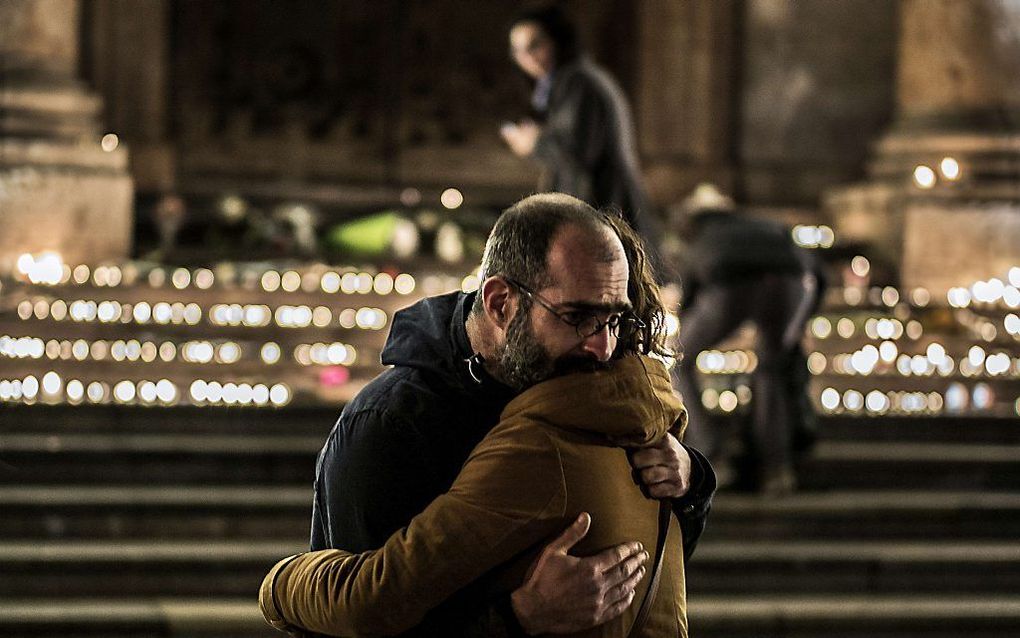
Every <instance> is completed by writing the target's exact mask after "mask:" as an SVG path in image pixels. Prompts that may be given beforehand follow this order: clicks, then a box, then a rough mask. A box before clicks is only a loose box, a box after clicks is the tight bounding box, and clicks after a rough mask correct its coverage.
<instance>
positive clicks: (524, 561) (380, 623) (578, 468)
mask: <svg viewBox="0 0 1020 638" xmlns="http://www.w3.org/2000/svg"><path fill="white" fill-rule="evenodd" d="M683 415H684V409H683V407H682V405H681V403H680V401H679V399H678V398H677V397H676V395H675V394H674V393H673V392H672V390H671V387H670V378H669V374H668V372H667V371H666V368H665V366H664V365H663V364H662V363H661V362H660V361H659V360H657V359H653V358H650V357H646V356H638V355H634V356H628V357H624V358H623V359H621V360H619V361H617V362H615V363H614V364H613V365H612V366H611V367H610V368H609V369H606V370H598V371H595V372H578V373H574V374H570V375H567V376H562V377H556V378H553V379H551V380H548V381H545V382H542V383H539V384H537V385H535V386H532V387H531V388H530V389H528V390H526V391H525V392H524V393H522V394H520V395H518V396H517V397H516V398H515V399H514V400H513V401H511V402H510V404H509V405H507V407H506V409H505V410H504V411H503V414H502V418H501V420H500V423H499V425H497V426H496V428H495V429H493V430H492V431H491V432H490V433H489V434H488V435H486V437H485V438H484V439H483V440H482V442H481V443H480V444H479V445H478V447H476V448H475V450H474V451H473V452H472V454H471V456H470V457H469V458H468V460H467V463H465V465H464V467H463V469H462V470H461V473H460V475H459V476H458V477H457V480H456V481H455V482H454V484H453V487H452V488H451V489H450V491H449V492H447V493H446V494H443V495H442V496H440V497H439V498H437V499H436V500H435V501H433V502H432V504H431V505H429V507H428V508H427V509H426V510H425V511H424V512H422V513H421V514H420V515H418V516H416V517H415V518H414V519H413V520H412V521H411V524H410V525H408V526H407V527H406V528H405V529H402V530H400V531H399V532H397V533H395V534H394V535H393V536H392V537H390V539H389V540H388V541H387V542H386V544H385V545H384V546H383V547H382V548H380V549H379V550H377V551H369V552H363V553H360V554H351V553H348V552H345V551H343V550H322V551H318V552H308V553H304V554H298V555H296V556H293V557H290V558H287V559H284V560H282V561H280V562H279V563H278V564H277V565H276V566H275V567H274V568H273V569H272V571H270V572H269V574H268V575H267V576H266V578H265V581H264V582H263V585H262V588H261V592H260V604H261V607H262V611H263V614H264V615H265V617H266V619H267V620H269V622H270V623H271V624H272V625H273V626H275V627H277V628H279V629H284V630H286V629H291V628H293V627H295V626H297V627H300V628H302V629H305V630H310V631H314V632H317V633H323V634H328V635H338V636H357V635H366V634H376V635H393V634H397V633H400V632H402V631H406V630H407V629H409V628H411V627H413V626H414V625H415V624H416V623H417V622H419V621H420V620H421V619H422V618H423V617H424V615H425V614H426V612H428V611H429V610H430V609H432V608H433V607H435V606H436V605H438V604H439V603H441V602H442V601H443V600H445V599H446V598H447V597H449V596H450V595H452V594H453V593H454V592H456V591H458V590H459V589H461V588H463V587H467V586H475V587H482V588H484V589H486V590H487V591H491V592H492V593H493V594H494V595H498V594H500V593H504V594H505V593H507V592H510V591H512V590H513V589H514V588H516V587H517V586H518V585H519V584H520V583H521V582H522V581H523V580H524V579H525V578H526V574H525V571H526V569H527V567H528V566H529V565H530V564H531V563H532V562H533V561H534V560H535V558H536V552H537V550H536V549H535V548H536V547H538V546H541V544H542V543H543V542H544V541H547V540H548V539H549V538H550V537H551V536H553V535H555V534H556V533H557V532H558V531H559V530H561V529H562V528H563V527H564V526H565V525H567V524H569V523H570V522H571V521H573V520H574V519H575V518H577V517H578V516H586V515H590V516H591V529H590V531H589V532H588V534H587V535H586V536H585V538H584V539H583V540H582V541H581V542H579V543H578V544H577V545H576V546H574V548H573V551H574V552H576V553H577V554H579V555H586V554H593V553H596V552H598V551H600V550H602V549H604V548H606V547H609V546H611V545H614V544H616V543H620V542H623V541H626V540H637V541H638V542H640V543H641V544H642V545H643V546H644V547H645V548H646V550H645V551H646V553H647V552H649V551H652V548H654V547H655V545H656V540H657V536H658V526H657V521H658V519H657V512H658V504H657V501H655V500H652V499H648V498H645V497H644V496H643V495H642V493H641V490H640V488H639V487H638V486H637V485H636V484H635V482H634V481H633V479H632V477H631V468H630V464H629V463H628V461H627V449H626V448H627V447H637V446H641V445H643V444H647V443H651V442H653V441H655V440H656V439H658V438H659V437H662V436H664V435H666V434H667V432H669V430H670V429H671V428H673V427H674V425H675V424H677V427H678V428H679V429H680V430H682V429H683V425H684V424H685V421H686V420H685V419H684V418H682V417H683ZM676 433H677V434H680V432H676ZM670 525H671V527H672V528H673V529H671V531H670V533H669V535H668V540H667V544H666V549H665V554H664V563H663V567H662V576H661V581H660V584H659V589H658V592H657V594H656V596H655V599H654V603H653V605H652V612H651V615H650V616H649V618H648V620H647V622H646V623H645V625H644V627H643V628H642V632H641V634H640V635H642V636H686V635H687V616H686V591H685V587H684V567H683V560H684V559H683V549H682V547H680V542H681V541H680V538H681V532H680V530H679V529H678V523H677V520H676V518H672V519H671V521H670ZM638 580H639V581H640V582H639V583H637V585H636V587H635V588H634V589H632V590H631V591H630V593H629V595H628V596H627V597H626V598H625V599H623V600H622V601H621V603H623V604H629V603H631V602H632V601H633V600H634V599H635V598H636V599H638V600H640V597H642V596H643V594H644V591H645V589H646V588H647V585H648V580H649V578H648V570H647V569H642V570H640V571H639V572H638ZM636 612H637V605H630V606H629V608H628V609H627V610H626V611H625V612H624V613H623V614H622V615H620V616H618V617H616V618H614V619H613V620H610V621H609V622H607V623H604V624H602V625H599V626H597V627H595V628H593V629H591V630H589V631H586V632H582V633H580V634H577V635H583V636H617V637H621V638H622V637H624V636H627V635H628V632H629V631H630V628H631V626H632V624H633V623H634V619H635V614H636Z"/></svg>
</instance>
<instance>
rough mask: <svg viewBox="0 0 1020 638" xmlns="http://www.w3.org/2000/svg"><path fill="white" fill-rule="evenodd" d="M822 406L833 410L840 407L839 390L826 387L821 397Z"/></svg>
mask: <svg viewBox="0 0 1020 638" xmlns="http://www.w3.org/2000/svg"><path fill="white" fill-rule="evenodd" d="M820 402H821V404H822V407H823V408H825V409H826V410H828V411H829V412H833V411H835V410H837V409H838V408H839V391H838V390H836V389H835V388H825V389H824V390H822V395H821V397H820Z"/></svg>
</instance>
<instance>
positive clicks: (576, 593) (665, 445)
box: [511, 435, 691, 635]
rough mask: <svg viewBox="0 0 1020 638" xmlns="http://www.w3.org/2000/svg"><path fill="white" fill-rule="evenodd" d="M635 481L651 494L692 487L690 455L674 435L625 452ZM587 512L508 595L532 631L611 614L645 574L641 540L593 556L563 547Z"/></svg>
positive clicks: (585, 624)
mask: <svg viewBox="0 0 1020 638" xmlns="http://www.w3.org/2000/svg"><path fill="white" fill-rule="evenodd" d="M629 458H630V463H631V466H632V467H633V468H634V475H635V477H636V480H638V481H639V484H640V485H641V486H642V490H643V491H644V492H645V493H646V494H648V496H649V497H650V498H655V499H666V498H671V499H672V498H680V497H682V496H684V495H685V494H687V492H688V491H689V490H690V488H691V457H690V455H689V454H688V453H687V450H686V449H684V447H683V446H682V445H680V442H679V441H678V440H677V439H676V438H675V437H673V436H671V435H667V436H664V437H662V438H661V439H660V440H658V441H656V442H655V443H653V444H651V445H647V446H644V447H640V448H634V449H633V450H631V451H630V452H629ZM590 526H591V517H590V516H589V515H588V514H587V513H586V512H585V513H582V514H581V515H580V516H579V517H578V518H577V520H576V521H574V523H573V524H571V525H570V527H568V528H567V529H566V530H565V531H564V532H563V533H562V534H560V536H559V537H558V538H556V540H554V541H553V542H551V543H549V545H547V546H546V547H545V549H544V550H542V553H541V554H540V555H539V557H538V559H536V561H535V563H534V564H533V565H532V567H531V570H530V571H529V573H528V577H527V578H526V579H525V581H524V584H523V585H521V587H519V588H518V589H517V590H516V591H515V592H514V593H513V594H512V596H511V603H512V606H513V610H514V613H515V614H516V616H517V620H518V621H519V622H520V624H521V627H522V628H523V629H524V631H525V632H527V633H528V634H531V635H535V634H544V633H555V634H558V633H570V632H575V631H582V630H584V629H589V628H591V627H595V626H597V625H600V624H602V623H604V622H607V621H609V620H612V619H613V618H616V617H617V616H619V615H620V614H622V613H623V612H624V611H625V610H626V609H627V608H628V607H629V606H630V604H631V603H632V602H634V594H635V590H636V588H637V586H638V583H640V582H641V579H642V578H643V577H644V575H645V570H646V569H647V567H646V565H645V563H646V562H647V560H648V552H647V551H645V549H644V548H643V547H642V546H641V544H640V543H623V544H621V545H617V546H615V547H611V548H609V549H607V550H604V551H603V552H601V553H599V554H596V555H594V556H588V557H585V558H577V557H575V556H571V555H570V554H569V553H568V552H569V551H570V549H571V548H572V547H573V546H574V545H576V544H577V543H578V542H579V541H580V540H581V539H582V538H584V537H585V535H586V534H587V533H588V529H589V527H590Z"/></svg>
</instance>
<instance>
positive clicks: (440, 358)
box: [311, 293, 715, 635]
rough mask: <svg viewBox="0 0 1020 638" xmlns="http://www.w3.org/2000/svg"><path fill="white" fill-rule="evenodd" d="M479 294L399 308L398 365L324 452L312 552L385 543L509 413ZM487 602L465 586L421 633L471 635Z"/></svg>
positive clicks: (394, 360) (710, 484)
mask: <svg viewBox="0 0 1020 638" xmlns="http://www.w3.org/2000/svg"><path fill="white" fill-rule="evenodd" d="M473 299H474V295H473V294H463V293H450V294H447V295H442V296H439V297H431V298H427V299H424V300H422V301H421V302H419V303H417V304H415V305H414V306H411V307H410V308H407V309H405V310H402V311H400V312H398V313H396V315H395V316H394V320H393V326H392V328H391V330H390V336H389V339H388V340H387V342H386V346H385V348H384V349H383V352H382V362H383V363H384V364H386V365H389V366H392V367H391V368H390V369H388V370H386V371H384V372H383V373H382V374H380V375H379V376H378V377H377V378H376V379H375V380H373V381H372V382H371V383H370V384H369V385H368V386H366V387H365V388H364V389H363V390H362V391H361V392H360V393H359V394H358V396H357V397H355V398H354V400H352V401H351V402H350V403H349V404H347V406H346V407H345V408H344V410H343V413H342V414H341V415H340V419H339V420H338V421H337V423H336V425H335V426H334V427H333V430H332V432H331V433H330V435H329V438H328V439H327V441H326V444H325V446H324V447H323V449H322V451H321V452H320V453H319V459H318V463H317V466H316V472H315V474H316V476H315V500H314V503H313V507H312V536H311V549H312V550H319V549H328V548H336V549H344V550H347V551H350V552H363V551H366V550H369V549H375V548H378V547H381V546H382V545H383V544H384V543H385V541H386V539H387V538H388V537H389V536H390V535H391V534H392V533H393V532H395V531H396V530H398V529H400V528H402V527H404V526H406V525H407V524H408V522H410V520H411V519H412V518H413V517H414V516H415V515H416V514H418V513H420V512H422V511H423V510H424V509H425V508H426V506H427V505H428V504H429V503H431V502H432V501H433V500H434V499H435V498H436V497H437V496H439V495H440V494H442V493H444V492H446V491H447V490H448V489H449V488H450V486H451V485H452V484H453V481H454V479H455V478H456V477H457V474H458V472H459V471H460V468H461V466H462V465H463V463H464V461H465V460H466V459H467V457H468V454H469V453H470V452H471V450H472V449H474V447H475V446H476V445H477V444H478V443H479V441H481V440H482V437H484V436H485V434H486V433H487V432H488V431H489V430H490V429H492V427H493V426H495V425H496V423H497V422H498V421H499V415H500V413H501V412H502V410H503V408H504V407H506V404H507V403H509V402H510V400H511V399H512V398H513V397H514V395H515V392H514V391H513V390H511V389H510V388H508V387H507V386H505V385H503V384H501V383H499V382H497V381H496V380H495V379H493V378H492V377H490V376H489V375H487V374H486V373H485V372H484V370H483V369H482V367H481V366H480V365H477V364H474V365H469V360H470V358H471V357H472V355H473V354H474V353H473V351H472V349H471V345H470V342H469V341H468V337H467V331H466V328H465V321H466V319H467V315H468V313H469V311H470V308H471V303H472V301H473ZM688 450H689V451H690V453H691V457H692V461H693V466H694V468H693V473H692V477H691V482H692V485H693V487H692V489H691V492H690V493H689V494H688V495H687V496H686V497H684V498H683V499H681V500H679V501H678V502H677V503H676V507H675V509H676V511H677V513H678V515H679V517H680V520H681V522H682V528H683V532H684V553H685V554H687V555H688V556H689V555H690V553H691V552H692V551H693V549H694V546H695V543H696V542H697V539H698V536H700V534H701V531H702V530H703V529H704V525H705V518H706V517H707V515H708V511H709V508H710V507H711V498H712V493H713V492H714V489H715V476H714V474H713V473H712V470H711V466H710V465H709V464H708V462H707V461H706V460H705V458H704V457H703V456H702V455H701V454H700V453H699V452H697V451H693V450H691V449H690V448H688ZM469 589H470V588H469ZM486 602H489V601H479V600H474V599H472V598H471V592H462V593H461V594H460V595H458V596H457V597H455V598H454V599H452V600H451V601H449V602H448V603H447V604H446V605H444V606H442V607H440V608H438V609H436V610H434V611H433V612H432V613H431V614H430V615H429V616H427V617H426V619H425V622H424V623H423V624H422V625H420V626H419V628H418V629H417V630H416V631H415V632H412V633H414V634H415V635H440V634H437V633H435V632H437V631H440V632H443V633H445V634H446V635H455V634H458V633H460V634H462V633H463V631H462V628H463V626H464V625H465V623H468V622H470V621H468V618H469V617H471V616H478V615H479V614H480V613H481V612H480V609H479V608H480V607H484V606H485V603H486ZM469 612H470V613H469Z"/></svg>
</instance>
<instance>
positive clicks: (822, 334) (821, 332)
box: [811, 317, 832, 339]
mask: <svg viewBox="0 0 1020 638" xmlns="http://www.w3.org/2000/svg"><path fill="white" fill-rule="evenodd" d="M811 333H812V334H814V336H815V337H817V338H819V339H827V338H828V337H829V335H831V334H832V322H831V321H829V320H828V319H826V318H825V317H815V318H814V319H812V320H811Z"/></svg>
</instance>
